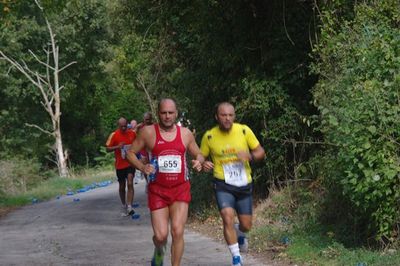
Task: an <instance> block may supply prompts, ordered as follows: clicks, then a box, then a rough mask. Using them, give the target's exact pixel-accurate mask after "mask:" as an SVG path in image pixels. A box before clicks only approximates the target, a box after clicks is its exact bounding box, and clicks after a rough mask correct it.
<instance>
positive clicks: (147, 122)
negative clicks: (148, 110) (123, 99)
mask: <svg viewBox="0 0 400 266" xmlns="http://www.w3.org/2000/svg"><path fill="white" fill-rule="evenodd" d="M143 122H144V124H145V125H152V124H153V117H152V116H151V115H150V114H146V115H145V116H144V117H143Z"/></svg>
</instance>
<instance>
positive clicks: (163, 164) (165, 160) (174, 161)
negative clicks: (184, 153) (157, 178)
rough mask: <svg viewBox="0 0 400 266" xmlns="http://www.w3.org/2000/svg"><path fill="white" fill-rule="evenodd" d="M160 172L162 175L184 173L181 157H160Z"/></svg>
mask: <svg viewBox="0 0 400 266" xmlns="http://www.w3.org/2000/svg"><path fill="white" fill-rule="evenodd" d="M158 171H159V172H160V173H169V174H179V173H181V172H182V160H181V156H180V155H163V156H159V157H158Z"/></svg>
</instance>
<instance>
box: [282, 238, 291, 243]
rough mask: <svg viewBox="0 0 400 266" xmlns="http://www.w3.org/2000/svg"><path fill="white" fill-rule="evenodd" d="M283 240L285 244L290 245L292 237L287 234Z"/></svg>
mask: <svg viewBox="0 0 400 266" xmlns="http://www.w3.org/2000/svg"><path fill="white" fill-rule="evenodd" d="M281 241H282V243H283V244H285V245H289V244H290V242H291V241H290V239H289V237H287V236H284V237H282V239H281Z"/></svg>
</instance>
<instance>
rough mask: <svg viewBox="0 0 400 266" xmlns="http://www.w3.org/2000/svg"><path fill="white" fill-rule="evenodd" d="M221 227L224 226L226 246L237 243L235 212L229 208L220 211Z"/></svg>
mask: <svg viewBox="0 0 400 266" xmlns="http://www.w3.org/2000/svg"><path fill="white" fill-rule="evenodd" d="M220 214H221V218H222V222H223V226H224V237H225V241H226V243H227V244H228V245H233V244H235V243H237V236H236V231H235V227H234V224H235V210H234V209H233V208H231V207H226V208H223V209H222V210H221V211H220Z"/></svg>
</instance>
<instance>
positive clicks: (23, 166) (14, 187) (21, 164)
mask: <svg viewBox="0 0 400 266" xmlns="http://www.w3.org/2000/svg"><path fill="white" fill-rule="evenodd" d="M40 173H41V169H40V164H39V163H38V162H36V161H34V160H33V159H30V160H28V159H23V158H10V159H2V160H0V193H1V194H3V195H4V194H8V195H15V194H17V193H19V192H26V191H27V190H28V189H29V188H30V187H31V186H33V185H34V184H35V183H37V182H38V181H40V180H43V179H44V176H43V175H41V174H40Z"/></svg>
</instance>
